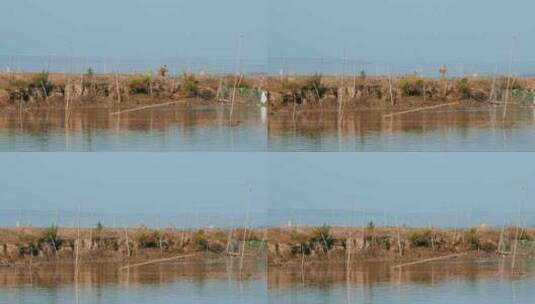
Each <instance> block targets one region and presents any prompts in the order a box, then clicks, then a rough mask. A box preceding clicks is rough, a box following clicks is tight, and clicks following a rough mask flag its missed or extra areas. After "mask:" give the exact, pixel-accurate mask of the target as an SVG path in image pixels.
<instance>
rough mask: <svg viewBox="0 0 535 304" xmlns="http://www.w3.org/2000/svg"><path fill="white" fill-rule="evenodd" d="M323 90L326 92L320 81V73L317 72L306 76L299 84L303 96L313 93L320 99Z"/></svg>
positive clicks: (323, 92) (323, 93)
mask: <svg viewBox="0 0 535 304" xmlns="http://www.w3.org/2000/svg"><path fill="white" fill-rule="evenodd" d="M325 92H327V88H326V87H325V85H323V83H322V82H321V74H318V73H316V74H314V75H312V76H310V77H308V78H307V79H306V80H305V82H304V83H303V85H302V86H301V94H302V95H303V96H306V95H313V96H316V98H319V99H321V98H323V96H325Z"/></svg>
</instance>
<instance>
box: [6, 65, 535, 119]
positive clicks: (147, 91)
mask: <svg viewBox="0 0 535 304" xmlns="http://www.w3.org/2000/svg"><path fill="white" fill-rule="evenodd" d="M345 76H346V77H339V76H332V75H327V76H322V75H320V74H314V75H287V76H276V75H240V77H238V78H237V77H236V75H231V74H224V75H215V74H214V75H210V74H204V73H199V74H188V73H184V74H182V75H179V76H177V75H170V74H169V73H168V72H167V71H164V72H162V71H158V72H157V73H156V74H152V73H146V74H112V73H108V74H94V73H93V72H92V71H90V70H88V71H87V72H85V73H71V74H65V73H48V72H46V71H43V72H41V73H2V74H0V108H13V109H18V108H19V107H31V106H42V107H51V106H52V107H60V106H61V107H64V108H67V109H68V108H73V107H84V106H88V105H93V106H94V105H98V106H103V107H114V106H118V105H121V106H134V105H153V104H158V103H162V102H163V101H180V100H185V101H191V102H205V103H209V104H221V103H223V104H233V103H236V104H261V103H262V102H263V103H265V104H267V105H269V107H270V111H271V114H273V113H277V112H279V111H283V112H284V111H286V112H288V111H289V112H293V111H295V109H296V107H299V108H300V109H315V108H323V107H326V108H333V109H336V110H337V111H338V112H340V113H343V112H344V111H348V110H352V109H379V108H380V109H387V110H393V109H395V110H403V109H413V108H418V107H425V106H429V105H439V104H441V103H442V104H444V103H451V102H459V103H460V104H467V105H482V104H483V105H498V106H505V105H506V104H511V105H512V104H526V105H533V102H534V101H535V77H513V80H512V84H511V82H508V81H507V77H506V76H503V75H502V76H496V77H490V76H467V77H463V78H431V77H422V76H419V75H416V74H407V75H396V76H392V77H388V76H366V75H345ZM236 79H238V80H237V81H236Z"/></svg>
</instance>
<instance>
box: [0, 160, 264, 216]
mask: <svg viewBox="0 0 535 304" xmlns="http://www.w3.org/2000/svg"><path fill="white" fill-rule="evenodd" d="M263 158H264V157H263V156H262V155H255V154H246V153H0V164H1V167H2V170H1V171H0V184H2V189H3V190H2V191H1V193H0V201H1V206H0V226H1V225H2V224H6V222H7V224H11V225H14V223H13V220H14V218H10V217H8V216H6V214H11V213H14V214H15V215H16V216H18V214H19V210H22V211H23V213H26V214H27V215H32V214H40V213H39V212H50V214H52V217H54V214H55V213H56V212H59V213H60V214H67V213H77V212H78V210H79V211H80V212H81V213H83V214H87V213H101V214H122V215H127V216H129V217H130V218H132V219H133V220H134V221H135V220H137V219H141V220H143V221H144V222H147V221H148V222H150V223H154V220H155V219H157V217H158V216H161V217H162V218H167V217H174V218H175V219H178V220H177V221H178V222H179V223H177V225H180V224H184V223H183V221H186V222H187V224H191V225H193V224H195V221H196V220H197V219H195V218H193V217H195V216H196V215H198V214H200V215H201V216H203V217H206V216H213V218H209V219H208V220H209V221H212V222H205V223H204V224H218V225H223V224H225V225H226V224H231V223H232V221H236V220H239V221H240V222H243V221H245V218H246V216H247V214H249V215H250V219H251V220H252V221H253V222H255V223H258V221H259V220H260V219H259V218H253V216H254V214H258V213H264V212H265V210H266V208H267V192H266V189H267V186H266V185H267V181H266V177H267V169H266V165H267V162H266V161H265V160H263ZM13 211H15V212H13ZM36 211H37V212H36ZM2 213H3V214H4V217H2V216H1V215H2ZM177 214H178V215H180V216H176V215H177ZM137 215H139V216H137ZM49 219H50V217H49ZM162 221H163V220H162ZM33 222H34V223H36V222H41V221H40V219H39V218H36V216H33ZM180 222H182V223H180ZM94 223H96V220H94V221H93V222H92V223H91V224H94ZM234 223H235V222H234Z"/></svg>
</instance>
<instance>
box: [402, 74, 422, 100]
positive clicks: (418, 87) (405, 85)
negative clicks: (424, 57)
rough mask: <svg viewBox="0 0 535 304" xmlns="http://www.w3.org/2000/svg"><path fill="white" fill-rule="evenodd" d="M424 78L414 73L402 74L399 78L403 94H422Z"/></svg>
mask: <svg viewBox="0 0 535 304" xmlns="http://www.w3.org/2000/svg"><path fill="white" fill-rule="evenodd" d="M424 81H425V80H424V79H423V78H422V77H419V76H416V75H410V76H404V77H401V79H400V80H399V88H400V90H401V94H402V95H403V96H423V87H424Z"/></svg>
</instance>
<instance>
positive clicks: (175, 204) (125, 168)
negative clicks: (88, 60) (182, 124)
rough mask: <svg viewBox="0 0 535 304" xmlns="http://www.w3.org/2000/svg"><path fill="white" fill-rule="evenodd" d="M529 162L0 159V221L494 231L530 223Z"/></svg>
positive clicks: (256, 156) (289, 156) (229, 156)
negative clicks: (382, 223)
mask: <svg viewBox="0 0 535 304" xmlns="http://www.w3.org/2000/svg"><path fill="white" fill-rule="evenodd" d="M534 162H535V156H534V155H533V153H178V154H177V153H169V154H167V153H163V154H162V153H21V154H12V153H0V164H2V170H1V171H0V184H1V185H2V191H1V192H0V201H1V203H2V204H1V207H0V209H1V210H0V211H2V210H6V209H11V210H15V211H16V210H19V209H22V210H41V211H51V212H54V211H55V210H62V211H72V212H76V211H77V209H78V206H79V205H80V207H81V210H82V212H92V213H120V214H132V213H137V214H145V215H158V214H161V215H165V214H180V213H189V214H196V213H199V214H203V213H215V214H220V215H221V218H220V219H222V220H223V222H224V223H228V222H229V221H230V220H231V219H238V220H239V221H241V220H243V219H244V217H245V214H246V210H247V208H249V211H250V212H251V214H253V213H260V214H266V213H269V212H271V211H277V212H278V211H281V210H282V211H283V212H282V213H283V214H284V212H285V211H287V210H290V211H291V210H297V211H299V210H305V211H314V210H327V212H325V213H317V214H316V216H319V217H320V219H321V220H322V221H323V220H325V221H327V220H330V211H343V210H346V211H358V212H361V213H370V214H371V213H378V214H388V215H389V216H391V217H392V216H400V218H401V217H402V216H403V215H406V214H412V213H419V214H423V215H424V218H425V219H426V220H424V221H425V223H422V222H420V223H419V224H427V218H428V217H427V215H429V214H443V215H446V216H449V215H450V214H454V215H457V216H462V217H463V220H466V218H465V216H467V215H472V216H474V218H475V217H476V216H479V215H481V214H490V215H493V219H494V222H488V223H490V224H501V223H502V221H504V220H511V219H513V218H517V217H516V214H517V212H518V210H519V208H520V211H521V212H522V214H525V215H526V217H525V219H526V220H529V221H533V220H535V217H534V215H535V208H534V205H533V204H532V202H531V201H532V198H533V197H535V169H534V167H533V166H530V164H533V163H534ZM249 187H251V195H250V196H249V193H248V192H249V190H248V189H249ZM248 202H249V204H248ZM15 214H17V213H15ZM286 214H287V215H293V214H295V213H292V212H286ZM0 215H2V213H1V212H0ZM7 219H8V220H12V219H13V218H10V217H7ZM281 219H286V217H285V216H282V217H279V218H274V219H273V220H274V221H276V222H280V220H281ZM429 219H430V217H429ZM5 220H6V217H5V216H4V217H2V216H0V225H2V224H5ZM188 220H193V219H188ZM255 220H256V222H258V218H257V219H255ZM219 223H221V222H219ZM530 223H531V224H535V222H530ZM11 224H12V223H11Z"/></svg>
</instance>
